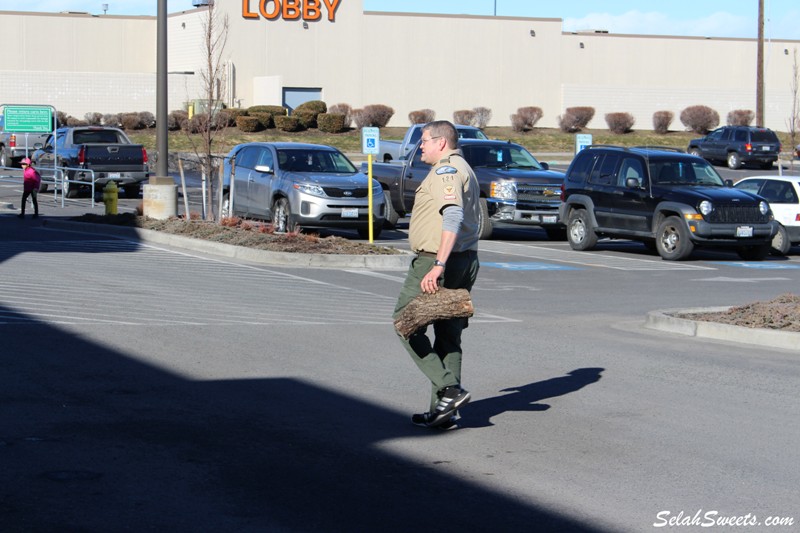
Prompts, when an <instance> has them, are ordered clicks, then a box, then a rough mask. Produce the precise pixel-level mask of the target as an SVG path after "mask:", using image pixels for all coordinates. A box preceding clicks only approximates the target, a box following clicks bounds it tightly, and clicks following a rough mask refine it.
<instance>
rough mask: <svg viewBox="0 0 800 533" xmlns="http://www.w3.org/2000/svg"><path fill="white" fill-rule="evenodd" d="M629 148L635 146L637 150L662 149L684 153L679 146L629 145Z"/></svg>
mask: <svg viewBox="0 0 800 533" xmlns="http://www.w3.org/2000/svg"><path fill="white" fill-rule="evenodd" d="M631 148H636V149H639V150H663V151H665V152H678V153H680V154H685V153H686V151H684V150H681V149H680V148H674V147H672V146H631Z"/></svg>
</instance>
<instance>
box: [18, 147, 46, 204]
mask: <svg viewBox="0 0 800 533" xmlns="http://www.w3.org/2000/svg"><path fill="white" fill-rule="evenodd" d="M20 164H21V165H22V169H23V174H22V175H23V181H22V207H21V210H22V212H21V213H20V214H19V215H17V216H18V217H19V218H24V217H25V204H26V203H27V201H28V196H30V197H31V202H33V218H38V216H39V201H38V200H37V195H38V194H39V186H40V185H41V183H42V177H41V176H40V175H39V172H37V171H36V169H35V168H33V166H32V165H31V160H30V159H29V158H27V157H26V158H25V159H23V160H22V161H21V162H20Z"/></svg>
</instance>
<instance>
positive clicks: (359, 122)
mask: <svg viewBox="0 0 800 533" xmlns="http://www.w3.org/2000/svg"><path fill="white" fill-rule="evenodd" d="M351 116H352V118H353V122H354V123H355V125H356V129H359V130H360V129H361V128H363V127H366V126H368V124H367V115H366V113H365V112H364V110H363V109H353V111H352V113H351Z"/></svg>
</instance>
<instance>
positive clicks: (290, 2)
mask: <svg viewBox="0 0 800 533" xmlns="http://www.w3.org/2000/svg"><path fill="white" fill-rule="evenodd" d="M283 18H284V19H286V20H296V19H299V18H300V0H283Z"/></svg>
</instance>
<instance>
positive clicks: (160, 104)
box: [156, 0, 169, 178]
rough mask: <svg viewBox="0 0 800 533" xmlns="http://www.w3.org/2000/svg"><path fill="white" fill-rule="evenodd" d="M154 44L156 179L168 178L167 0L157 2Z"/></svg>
mask: <svg viewBox="0 0 800 533" xmlns="http://www.w3.org/2000/svg"><path fill="white" fill-rule="evenodd" d="M157 26H158V27H157V33H158V35H157V43H156V150H157V151H158V161H157V162H156V177H159V178H164V177H167V176H169V170H168V168H169V167H168V166H167V165H168V162H169V138H168V137H167V135H168V133H167V120H168V111H167V106H168V102H167V98H168V97H169V93H168V91H167V0H158V22H157Z"/></svg>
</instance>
